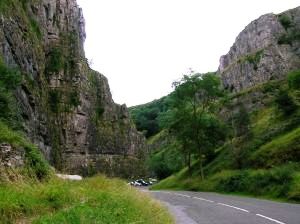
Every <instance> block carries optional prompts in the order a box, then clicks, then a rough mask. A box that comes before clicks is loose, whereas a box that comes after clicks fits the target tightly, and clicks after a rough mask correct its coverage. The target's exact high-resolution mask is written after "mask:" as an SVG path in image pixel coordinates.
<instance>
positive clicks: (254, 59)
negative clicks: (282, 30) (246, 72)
mask: <svg viewBox="0 0 300 224" xmlns="http://www.w3.org/2000/svg"><path fill="white" fill-rule="evenodd" d="M263 52H264V51H263V50H259V51H257V52H256V53H255V54H249V55H247V56H246V57H245V59H244V60H245V61H248V62H249V63H250V64H253V66H254V70H257V69H258V64H259V62H260V59H261V57H262V54H263Z"/></svg>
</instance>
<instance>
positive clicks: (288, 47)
mask: <svg viewBox="0 0 300 224" xmlns="http://www.w3.org/2000/svg"><path fill="white" fill-rule="evenodd" d="M299 68H300V7H298V8H295V9H292V10H289V11H286V12H283V13H281V14H279V15H275V14H266V15H263V16H261V17H260V18H258V19H257V20H255V21H253V22H251V23H250V24H249V25H248V26H247V27H246V28H245V29H244V30H243V31H242V32H241V33H240V34H239V35H238V37H237V38H236V40H235V43H234V44H233V46H232V47H231V49H230V51H229V52H228V53H227V54H226V55H224V56H222V57H221V58H220V66H219V69H218V73H219V75H220V76H221V79H222V82H223V86H224V87H225V88H226V89H229V90H231V91H233V92H239V91H241V90H243V89H246V88H249V87H252V86H255V85H257V84H260V83H264V82H267V81H269V80H274V79H282V78H284V77H285V75H286V74H287V72H289V71H291V70H294V69H299Z"/></svg>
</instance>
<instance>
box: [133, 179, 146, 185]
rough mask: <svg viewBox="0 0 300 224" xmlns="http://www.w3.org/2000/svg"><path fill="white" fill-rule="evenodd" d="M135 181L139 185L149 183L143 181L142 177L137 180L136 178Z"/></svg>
mask: <svg viewBox="0 0 300 224" xmlns="http://www.w3.org/2000/svg"><path fill="white" fill-rule="evenodd" d="M135 182H137V183H140V184H141V186H148V185H149V184H148V183H147V182H146V181H144V180H143V179H138V180H136V181H135Z"/></svg>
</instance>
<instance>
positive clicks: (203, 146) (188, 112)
mask: <svg viewBox="0 0 300 224" xmlns="http://www.w3.org/2000/svg"><path fill="white" fill-rule="evenodd" d="M173 87H174V88H175V91H174V92H173V94H172V95H171V97H172V106H173V116H171V122H170V129H171V130H172V132H173V133H174V135H175V136H176V138H177V139H178V140H179V141H180V142H181V143H182V145H183V146H184V147H183V150H184V151H185V152H186V153H188V154H189V155H190V154H192V153H195V154H197V155H198V157H199V163H200V173H201V178H202V179H204V172H203V163H204V160H205V159H209V158H210V157H211V156H212V154H213V149H214V148H215V147H216V145H217V144H218V143H219V142H220V141H221V140H223V139H224V138H225V134H224V132H222V130H224V129H223V128H222V124H221V122H220V121H219V119H217V117H216V116H214V102H215V101H216V99H217V98H218V97H219V96H221V94H222V91H221V90H220V88H219V87H220V81H219V78H218V77H217V76H216V75H215V73H206V74H199V73H197V74H191V75H184V77H183V78H182V79H181V80H180V81H179V82H174V83H173ZM187 148H188V150H187Z"/></svg>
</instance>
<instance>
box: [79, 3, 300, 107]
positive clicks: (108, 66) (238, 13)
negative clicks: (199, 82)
mask: <svg viewBox="0 0 300 224" xmlns="http://www.w3.org/2000/svg"><path fill="white" fill-rule="evenodd" d="M77 1H78V4H79V5H80V6H81V7H82V8H83V13H84V17H85V19H86V33H87V39H86V42H85V51H86V57H87V58H88V59H89V60H90V62H91V66H92V68H93V69H95V70H97V71H99V72H101V73H102V74H104V75H105V76H106V77H107V78H108V81H109V84H110V89H111V92H112V95H113V98H114V101H115V102H117V103H120V104H123V103H126V104H127V106H133V105H137V104H143V103H147V102H150V101H152V100H154V99H158V98H160V97H162V96H164V95H166V94H168V93H169V92H170V91H171V90H172V88H171V84H172V82H173V81H175V80H178V79H179V78H180V77H181V76H182V75H183V74H185V73H187V72H188V71H189V68H192V69H193V70H195V71H197V72H201V73H202V72H208V71H216V70H217V68H218V65H219V58H220V56H221V55H223V54H226V53H227V52H228V51H229V48H230V47H231V46H232V44H233V42H234V40H235V38H236V36H237V35H238V34H239V33H240V32H241V31H242V30H243V29H244V28H245V26H246V25H247V24H249V23H250V22H251V21H252V20H254V19H256V18H258V17H259V16H261V15H263V14H266V13H270V12H274V13H279V12H282V11H285V10H287V9H290V8H294V7H296V6H300V0H251V1H250V0H249V1H242V0H226V1H224V0H207V1H201V0H77Z"/></svg>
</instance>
